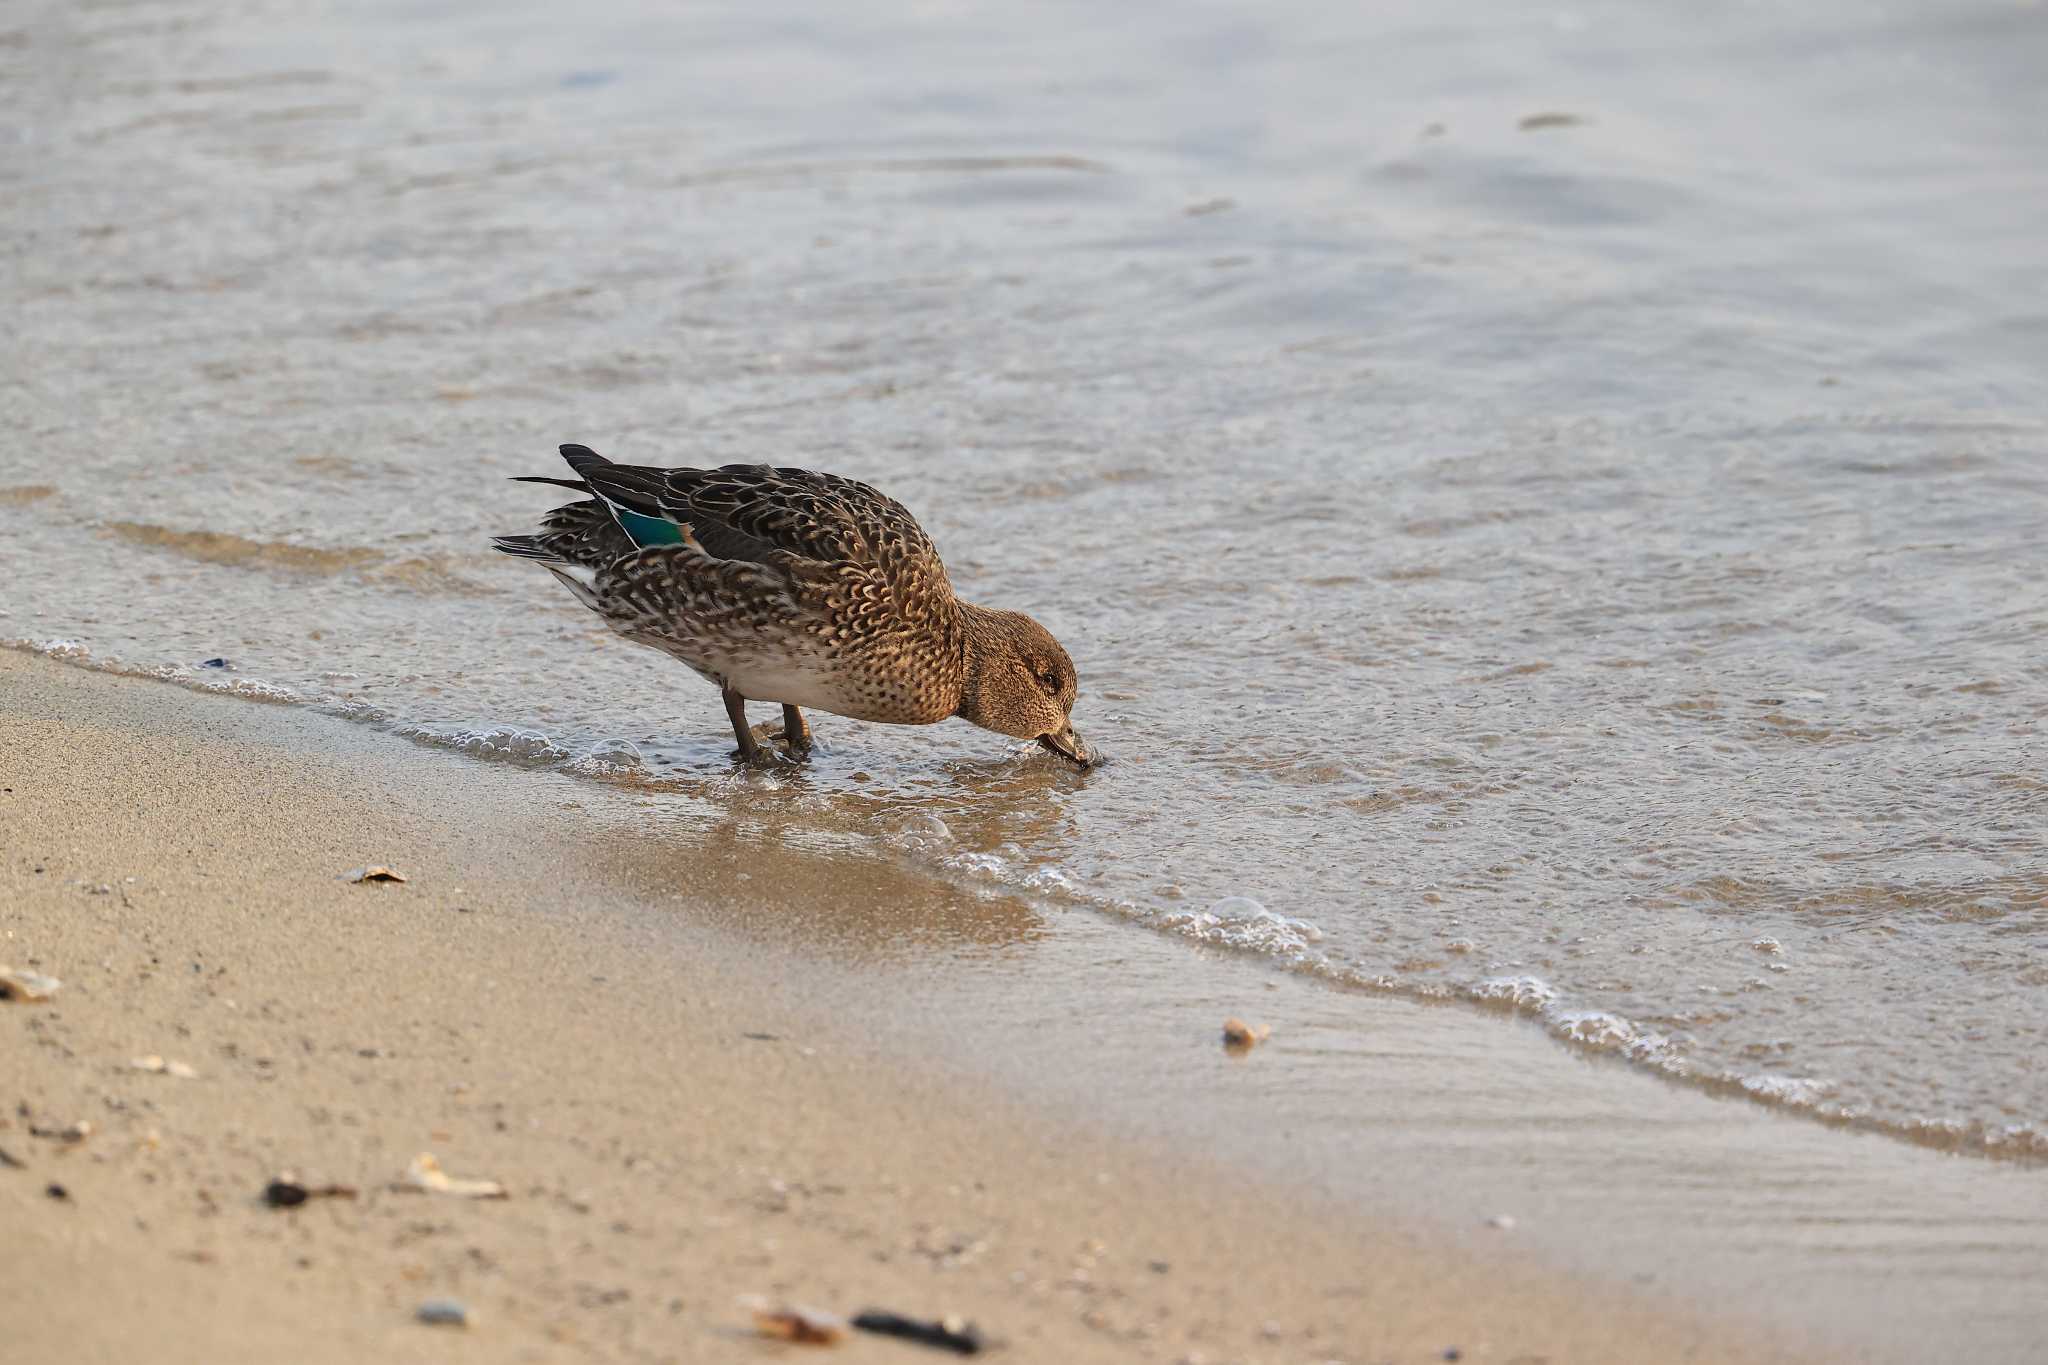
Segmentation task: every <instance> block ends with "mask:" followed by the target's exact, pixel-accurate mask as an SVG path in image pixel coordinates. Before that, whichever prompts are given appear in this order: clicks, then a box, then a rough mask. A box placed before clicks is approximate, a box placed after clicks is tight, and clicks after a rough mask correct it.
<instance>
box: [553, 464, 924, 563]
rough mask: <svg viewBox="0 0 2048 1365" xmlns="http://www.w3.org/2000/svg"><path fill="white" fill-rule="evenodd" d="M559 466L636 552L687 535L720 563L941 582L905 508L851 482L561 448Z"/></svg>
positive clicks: (768, 467) (809, 473) (766, 468)
mask: <svg viewBox="0 0 2048 1365" xmlns="http://www.w3.org/2000/svg"><path fill="white" fill-rule="evenodd" d="M562 458H563V459H565V460H567V461H568V462H569V464H570V466H571V467H573V468H574V469H575V470H576V472H577V473H578V474H579V475H581V476H582V479H583V482H584V483H585V484H587V485H588V486H589V488H590V491H591V492H593V493H595V494H597V496H598V497H600V498H602V499H603V500H604V501H605V502H606V504H608V505H609V506H610V507H611V508H612V510H613V512H614V514H615V515H617V516H618V518H619V522H620V525H621V526H622V527H623V528H624V529H625V531H626V533H627V534H628V535H630V536H631V537H632V538H633V540H634V541H635V542H636V543H638V544H641V545H655V544H670V543H675V542H678V541H680V540H681V539H682V530H681V528H682V527H684V526H687V527H689V528H690V531H691V533H692V534H693V535H694V536H695V538H696V540H697V543H698V544H700V545H702V546H703V547H704V551H705V553H707V554H709V555H712V556H714V557H716V558H719V559H741V560H751V561H753V562H754V563H757V564H766V563H770V562H774V561H777V560H780V559H783V558H784V557H791V558H796V559H802V560H810V561H813V562H814V563H819V564H825V565H838V566H848V565H852V566H860V567H866V568H876V569H882V570H885V571H888V572H891V573H894V572H898V571H901V570H903V569H905V568H908V567H911V566H913V565H915V566H918V567H919V568H920V569H921V570H922V571H923V572H925V573H927V574H930V573H941V572H943V570H941V569H939V567H938V552H937V550H936V549H935V548H934V547H933V545H932V542H931V538H930V537H929V536H927V535H926V534H925V532H924V528H923V527H921V526H919V525H918V524H917V519H916V518H915V517H913V516H911V515H910V512H909V511H908V510H907V509H906V508H905V507H904V506H903V504H901V503H899V502H897V501H896V500H895V499H894V498H891V497H888V496H886V495H884V494H882V493H880V492H878V491H876V490H875V489H873V488H871V487H869V486H868V485H867V484H864V483H861V482H859V481H858V480H855V479H848V478H843V477H841V476H839V475H837V474H819V473H814V472H813V471H811V470H808V469H790V468H778V467H776V466H773V465H765V464H763V465H745V464H731V465H726V466H724V467H723V468H720V469H655V468H652V467H649V466H645V465H622V464H613V463H612V462H611V461H609V460H606V459H605V458H604V457H603V456H601V455H598V454H597V453H596V452H594V451H592V450H590V449H588V448H587V447H584V446H563V447H562Z"/></svg>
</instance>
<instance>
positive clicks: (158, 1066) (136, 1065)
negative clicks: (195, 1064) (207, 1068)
mask: <svg viewBox="0 0 2048 1365" xmlns="http://www.w3.org/2000/svg"><path fill="white" fill-rule="evenodd" d="M128 1068H129V1070H131V1071H151V1072H155V1073H156V1074H157V1075H159V1076H175V1077H177V1078H178V1079H179V1080H181V1081H193V1080H197V1079H199V1073H198V1072H197V1071H194V1070H193V1069H192V1068H191V1067H189V1066H187V1065H186V1064H185V1063H183V1062H167V1061H165V1060H164V1059H163V1058H161V1057H159V1056H157V1055H156V1054H155V1053H154V1052H152V1053H150V1054H149V1055H148V1056H147V1057H131V1058H129V1059H128Z"/></svg>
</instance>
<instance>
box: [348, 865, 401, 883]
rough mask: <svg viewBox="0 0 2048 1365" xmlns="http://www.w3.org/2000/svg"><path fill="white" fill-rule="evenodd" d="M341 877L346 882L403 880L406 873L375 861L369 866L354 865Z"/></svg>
mask: <svg viewBox="0 0 2048 1365" xmlns="http://www.w3.org/2000/svg"><path fill="white" fill-rule="evenodd" d="M341 879H342V880H343V881H345V882H402V881H404V880H405V875H404V874H403V873H401V872H396V871H393V870H392V869H391V868H388V867H386V866H384V864H382V863H373V864H371V865H370V866H369V867H352V868H350V869H349V870H348V871H346V872H344V873H342V874H341Z"/></svg>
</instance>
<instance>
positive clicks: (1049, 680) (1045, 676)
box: [1038, 668, 1060, 697]
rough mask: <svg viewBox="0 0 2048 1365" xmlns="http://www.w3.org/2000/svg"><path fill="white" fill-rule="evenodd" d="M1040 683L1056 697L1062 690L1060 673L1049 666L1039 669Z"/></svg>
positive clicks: (1047, 691)
mask: <svg viewBox="0 0 2048 1365" xmlns="http://www.w3.org/2000/svg"><path fill="white" fill-rule="evenodd" d="M1038 685H1039V686H1040V687H1042V688H1044V689H1045V690H1046V693H1047V695H1049V696H1055V697H1056V696H1058V695H1059V691H1060V675H1059V674H1057V673H1055V672H1053V671H1052V670H1051V669H1049V668H1041V669H1040V670H1038Z"/></svg>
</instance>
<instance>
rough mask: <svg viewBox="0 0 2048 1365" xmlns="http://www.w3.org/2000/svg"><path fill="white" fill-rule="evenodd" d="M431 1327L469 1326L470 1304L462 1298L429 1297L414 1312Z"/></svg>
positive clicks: (414, 1314) (416, 1316) (415, 1315)
mask: <svg viewBox="0 0 2048 1365" xmlns="http://www.w3.org/2000/svg"><path fill="white" fill-rule="evenodd" d="M412 1315H413V1316H414V1317H415V1318H418V1319H419V1320H420V1321H421V1322H424V1323H426V1324H427V1325H428V1326H430V1327H467V1326H469V1322H470V1319H469V1305H468V1304H466V1303H464V1302H463V1301H462V1300H461V1299H428V1300H427V1301H426V1302H425V1303H422V1304H421V1305H420V1306H419V1307H418V1308H416V1309H414V1310H413V1314H412Z"/></svg>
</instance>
